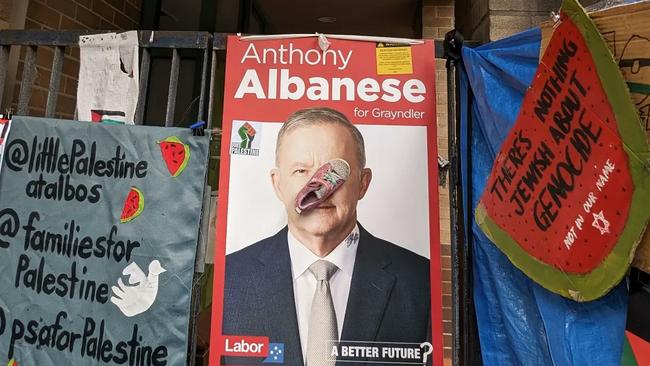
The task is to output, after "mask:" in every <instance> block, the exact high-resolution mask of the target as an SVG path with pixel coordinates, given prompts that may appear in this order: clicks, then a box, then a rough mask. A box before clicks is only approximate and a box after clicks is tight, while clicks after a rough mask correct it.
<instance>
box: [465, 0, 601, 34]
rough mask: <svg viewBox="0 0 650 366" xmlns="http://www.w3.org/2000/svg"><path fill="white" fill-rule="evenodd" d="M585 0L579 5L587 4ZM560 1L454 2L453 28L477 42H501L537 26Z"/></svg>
mask: <svg viewBox="0 0 650 366" xmlns="http://www.w3.org/2000/svg"><path fill="white" fill-rule="evenodd" d="M591 2H593V0H585V1H583V3H591ZM560 3H561V0H458V1H457V2H456V12H455V16H456V27H457V29H458V30H460V32H461V33H462V34H463V35H464V36H465V38H466V39H471V40H475V41H480V42H489V41H494V40H497V39H501V38H504V37H507V36H510V35H513V34H515V33H519V32H522V31H524V30H527V29H530V28H533V27H536V26H539V25H540V23H541V22H543V21H545V20H548V19H549V14H550V13H551V11H557V10H558V9H559V8H560Z"/></svg>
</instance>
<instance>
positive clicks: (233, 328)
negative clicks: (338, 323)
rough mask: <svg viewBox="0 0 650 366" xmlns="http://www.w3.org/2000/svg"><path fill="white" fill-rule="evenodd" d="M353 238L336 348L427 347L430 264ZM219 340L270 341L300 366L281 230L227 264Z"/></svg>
mask: <svg viewBox="0 0 650 366" xmlns="http://www.w3.org/2000/svg"><path fill="white" fill-rule="evenodd" d="M359 231H360V232H359V234H360V235H359V247H358V248H357V256H356V260H355V263H354V271H353V275H352V283H351V286H350V295H349V297H348V304H347V310H346V313H345V320H344V322H343V331H342V335H341V340H342V341H373V342H374V341H377V342H413V343H420V342H425V341H429V340H430V335H431V333H430V331H429V330H430V324H431V323H430V318H429V316H430V308H429V304H430V296H429V294H430V288H429V260H428V259H426V258H424V257H422V256H419V255H417V254H415V253H413V252H410V251H408V250H406V249H404V248H401V247H399V246H397V245H395V244H392V243H389V242H387V241H385V240H382V239H378V238H376V237H374V236H372V235H371V234H369V233H368V232H367V231H366V230H364V229H363V228H362V227H361V225H359ZM223 333H224V334H229V335H250V336H253V335H257V336H268V337H269V341H270V342H271V343H284V364H285V365H291V366H302V365H303V356H302V350H301V348H300V335H299V332H298V321H297V318H296V306H295V301H294V295H293V279H292V274H291V259H290V258H289V246H288V242H287V228H286V227H285V228H284V229H282V230H281V231H280V232H278V233H277V234H275V235H274V236H272V237H269V238H266V239H264V240H261V241H260V242H258V243H255V244H253V245H251V246H249V247H246V248H244V249H242V250H240V251H237V252H235V253H232V254H230V255H228V256H227V257H226V277H225V289H224V309H223ZM236 360H237V359H231V360H227V363H231V361H233V362H237V361H236ZM258 360H259V359H258ZM238 361H239V363H241V361H243V360H242V359H240V360H238ZM249 361H251V360H249ZM348 365H349V364H348Z"/></svg>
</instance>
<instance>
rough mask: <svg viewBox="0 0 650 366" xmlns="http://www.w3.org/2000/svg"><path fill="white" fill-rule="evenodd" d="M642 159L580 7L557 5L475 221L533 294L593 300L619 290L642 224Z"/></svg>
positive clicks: (631, 117)
mask: <svg viewBox="0 0 650 366" xmlns="http://www.w3.org/2000/svg"><path fill="white" fill-rule="evenodd" d="M648 158H650V151H649V149H648V144H647V141H646V138H645V134H644V133H643V131H642V129H641V126H640V121H639V117H638V115H637V114H636V111H635V109H634V104H633V103H632V100H631V99H630V94H629V92H628V90H627V88H626V86H625V82H624V80H623V78H622V76H621V74H620V71H619V70H618V67H617V65H616V63H615V62H614V59H613V58H612V56H611V54H610V53H609V50H608V49H607V46H606V44H605V42H604V41H603V39H602V38H601V36H600V34H599V33H598V31H597V30H596V28H595V26H594V25H593V23H592V22H591V20H590V19H589V17H588V16H587V15H586V14H585V12H584V10H583V9H582V7H581V6H580V5H579V4H578V3H577V2H576V1H575V0H565V1H564V2H563V4H562V9H561V13H560V21H559V23H558V24H557V26H556V27H555V30H554V32H553V36H552V38H551V41H550V43H549V46H548V48H547V50H546V52H545V54H544V56H543V57H542V60H541V62H540V66H539V68H538V70H537V73H536V74H535V77H534V79H533V83H532V85H531V87H530V88H529V90H528V91H527V93H526V95H525V97H524V101H523V105H522V108H521V111H520V113H519V116H518V118H517V121H516V123H515V125H514V127H513V128H512V131H511V132H510V134H509V136H508V138H506V140H505V141H504V143H503V145H502V147H501V151H500V152H499V154H498V155H497V157H496V159H495V161H494V165H493V168H492V173H491V174H490V177H489V179H488V183H487V185H486V189H485V191H484V192H483V196H482V197H481V201H480V202H479V205H478V206H477V208H476V212H475V216H476V221H477V223H478V224H479V225H480V226H481V228H482V230H483V231H484V232H485V233H486V235H488V237H490V239H491V240H492V241H493V242H494V243H495V244H496V245H497V246H498V247H499V248H500V249H501V250H502V251H503V252H504V253H505V254H506V255H507V256H508V258H509V259H510V260H511V261H512V262H513V264H515V265H516V266H517V267H518V268H520V269H521V270H522V271H523V272H524V273H526V274H527V275H528V276H529V277H531V278H532V279H533V280H535V281H536V282H538V283H540V284H541V285H542V286H544V287H546V288H547V289H549V290H551V291H553V292H556V293H559V294H561V295H563V296H565V297H568V298H572V299H574V300H576V301H588V300H593V299H596V298H598V297H600V296H602V295H604V294H606V293H607V292H608V291H609V290H610V289H611V288H612V287H613V286H614V285H616V284H617V283H618V282H620V280H621V278H622V277H623V276H624V274H625V272H626V271H627V268H628V266H629V264H630V262H631V260H632V256H633V254H634V249H635V248H636V246H637V244H638V242H639V240H640V236H641V234H642V233H643V230H644V228H645V226H646V225H647V223H648V219H649V218H650V210H648V207H649V205H650V173H648V170H647V165H648V164H650V160H648Z"/></svg>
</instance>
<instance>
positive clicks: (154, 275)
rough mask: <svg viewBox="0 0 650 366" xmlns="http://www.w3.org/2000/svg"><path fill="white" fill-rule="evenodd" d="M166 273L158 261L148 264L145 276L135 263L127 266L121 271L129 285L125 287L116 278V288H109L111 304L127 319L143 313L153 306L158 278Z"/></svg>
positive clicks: (119, 279) (156, 293)
mask: <svg viewBox="0 0 650 366" xmlns="http://www.w3.org/2000/svg"><path fill="white" fill-rule="evenodd" d="M166 271H167V270H166V269H164V268H163V267H162V265H160V262H159V261H158V260H153V261H152V262H151V263H149V275H147V276H145V274H144V272H143V271H142V269H140V267H139V266H138V264H137V263H135V262H133V263H131V264H129V265H128V266H126V267H125V268H124V270H123V271H122V274H123V275H124V276H128V282H129V285H125V284H124V282H122V279H121V278H118V279H117V286H112V287H111V289H112V290H113V296H111V302H112V303H113V304H115V305H117V307H118V308H119V309H120V310H121V311H122V313H123V314H124V315H126V316H127V317H132V316H135V315H138V314H141V313H144V312H145V311H147V310H148V309H149V308H150V307H151V305H153V303H154V301H155V300H156V296H157V295H158V276H159V275H160V274H161V273H163V272H166Z"/></svg>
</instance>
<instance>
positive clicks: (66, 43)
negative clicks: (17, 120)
mask: <svg viewBox="0 0 650 366" xmlns="http://www.w3.org/2000/svg"><path fill="white" fill-rule="evenodd" d="M103 32H105V31H44V30H1V31H0V100H2V98H3V93H4V90H5V83H6V80H7V73H8V71H9V70H8V65H9V54H10V50H11V48H12V47H17V46H22V47H25V55H24V61H23V62H24V66H23V73H22V79H21V81H20V89H19V93H18V100H17V102H16V104H17V106H16V111H15V113H16V114H20V115H27V114H29V101H30V99H31V96H32V87H33V86H34V80H35V78H36V73H37V71H36V66H37V61H36V53H37V49H38V47H53V48H54V58H53V61H52V65H51V74H50V81H49V85H48V91H47V102H46V105H45V114H44V115H45V117H54V115H55V111H56V107H57V102H58V96H59V92H60V86H61V76H62V69H63V62H64V59H65V52H66V50H67V49H68V48H70V47H78V42H79V36H82V35H88V34H97V33H103ZM138 39H139V44H140V51H141V58H140V60H141V61H140V93H139V95H138V102H137V105H136V113H135V117H134V122H135V123H136V124H142V123H143V120H144V116H145V109H146V100H147V95H148V94H147V91H148V87H149V84H150V80H149V76H150V67H151V51H152V50H154V49H166V50H171V52H172V59H171V71H170V74H169V88H168V93H167V103H166V112H165V126H168V127H169V126H173V125H174V112H175V110H176V96H177V92H178V77H179V71H180V63H181V62H180V61H181V51H183V50H200V51H202V53H203V57H202V62H201V76H200V80H201V86H200V89H199V90H200V91H199V96H198V101H199V103H198V113H197V120H198V121H206V122H207V125H208V127H211V121H212V113H213V110H214V108H213V103H214V101H213V96H214V91H215V84H214V79H215V78H214V73H215V69H216V66H217V64H216V59H217V58H216V55H215V53H216V52H217V51H219V50H225V41H224V39H225V35H224V34H220V33H216V34H210V33H206V32H171V31H138ZM43 66H47V67H49V66H50V65H43ZM206 102H207V103H206ZM206 106H207V108H206ZM8 107H9V106H7V105H3V106H0V110H6V109H7V108H8Z"/></svg>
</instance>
